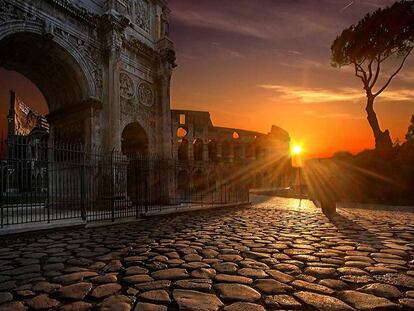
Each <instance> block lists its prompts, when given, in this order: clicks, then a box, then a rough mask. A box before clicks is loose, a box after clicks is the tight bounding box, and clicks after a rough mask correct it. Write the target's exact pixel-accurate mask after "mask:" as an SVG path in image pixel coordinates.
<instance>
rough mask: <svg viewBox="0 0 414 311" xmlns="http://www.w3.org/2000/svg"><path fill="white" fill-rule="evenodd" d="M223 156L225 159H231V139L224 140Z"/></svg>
mask: <svg viewBox="0 0 414 311" xmlns="http://www.w3.org/2000/svg"><path fill="white" fill-rule="evenodd" d="M221 148H222V149H221V157H222V159H223V160H229V159H230V158H231V143H230V142H229V141H227V140H226V141H223V143H222V147H221Z"/></svg>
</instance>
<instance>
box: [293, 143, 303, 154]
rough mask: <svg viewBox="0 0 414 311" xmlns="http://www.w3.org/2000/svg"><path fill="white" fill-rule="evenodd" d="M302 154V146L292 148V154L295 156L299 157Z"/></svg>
mask: <svg viewBox="0 0 414 311" xmlns="http://www.w3.org/2000/svg"><path fill="white" fill-rule="evenodd" d="M301 153H302V146H300V145H295V146H293V148H292V154H293V155H299V154H301Z"/></svg>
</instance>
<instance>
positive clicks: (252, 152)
mask: <svg viewBox="0 0 414 311" xmlns="http://www.w3.org/2000/svg"><path fill="white" fill-rule="evenodd" d="M255 157H256V148H255V146H254V143H247V144H246V158H247V159H254V158H255Z"/></svg>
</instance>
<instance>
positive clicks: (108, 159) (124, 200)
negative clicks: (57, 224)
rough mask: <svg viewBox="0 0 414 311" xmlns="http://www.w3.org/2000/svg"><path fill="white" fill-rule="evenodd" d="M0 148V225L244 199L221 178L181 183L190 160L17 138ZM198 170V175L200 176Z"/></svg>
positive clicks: (99, 217) (139, 212)
mask: <svg viewBox="0 0 414 311" xmlns="http://www.w3.org/2000/svg"><path fill="white" fill-rule="evenodd" d="M0 144H5V145H1V146H0V147H1V148H0V150H4V153H3V157H2V159H1V162H0V218H1V224H0V225H1V228H4V227H8V226H13V225H18V224H27V223H40V222H46V223H51V222H53V221H57V220H72V219H81V220H84V221H96V220H112V221H114V220H115V219H117V218H125V217H137V218H138V217H140V216H142V215H143V214H148V213H152V212H156V211H161V210H163V209H171V208H173V209H179V208H182V207H188V206H189V205H191V206H207V205H212V206H213V205H223V204H229V203H236V202H240V203H242V202H247V201H248V200H249V195H248V190H247V189H235V188H234V186H233V185H231V184H224V183H222V182H220V180H215V181H214V182H212V181H207V180H204V181H202V180H201V179H200V176H198V177H197V178H195V179H194V180H193V179H191V178H187V179H186V178H184V181H183V180H180V174H181V173H182V172H183V171H187V172H190V171H195V168H194V167H192V165H193V164H191V163H188V164H185V163H183V162H177V161H174V160H165V159H160V158H157V157H153V156H151V157H149V156H146V157H144V156H140V155H124V154H122V153H121V152H117V151H112V152H109V153H107V152H103V151H101V150H92V151H91V150H86V149H85V148H84V147H83V146H82V145H76V144H67V143H54V144H53V145H50V144H49V143H48V142H47V141H46V140H41V139H37V140H28V139H26V138H25V137H16V138H14V139H13V140H9V141H8V142H7V143H0ZM199 175H200V174H199Z"/></svg>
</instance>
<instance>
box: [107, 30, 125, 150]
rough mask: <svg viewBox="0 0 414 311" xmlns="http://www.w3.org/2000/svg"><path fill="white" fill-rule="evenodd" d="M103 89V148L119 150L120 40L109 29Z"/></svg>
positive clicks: (118, 35)
mask: <svg viewBox="0 0 414 311" xmlns="http://www.w3.org/2000/svg"><path fill="white" fill-rule="evenodd" d="M107 42H108V45H107V48H106V64H105V69H104V74H105V78H106V79H104V80H105V82H104V85H105V89H104V97H103V101H104V117H103V119H104V120H105V121H104V124H105V123H106V124H107V126H105V127H104V146H105V149H106V150H107V151H110V150H112V149H113V148H115V149H117V150H121V99H120V90H119V73H120V67H119V62H120V54H121V46H122V39H121V38H120V34H119V33H118V32H117V31H116V30H115V29H111V30H110V32H109V33H108V34H107Z"/></svg>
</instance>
